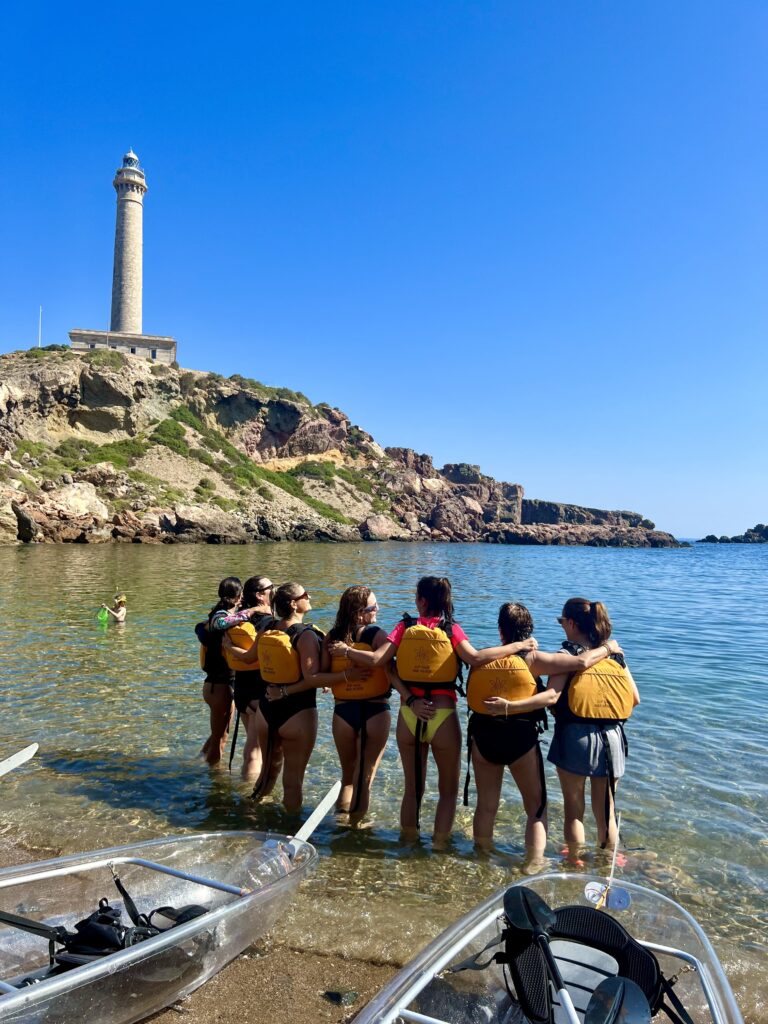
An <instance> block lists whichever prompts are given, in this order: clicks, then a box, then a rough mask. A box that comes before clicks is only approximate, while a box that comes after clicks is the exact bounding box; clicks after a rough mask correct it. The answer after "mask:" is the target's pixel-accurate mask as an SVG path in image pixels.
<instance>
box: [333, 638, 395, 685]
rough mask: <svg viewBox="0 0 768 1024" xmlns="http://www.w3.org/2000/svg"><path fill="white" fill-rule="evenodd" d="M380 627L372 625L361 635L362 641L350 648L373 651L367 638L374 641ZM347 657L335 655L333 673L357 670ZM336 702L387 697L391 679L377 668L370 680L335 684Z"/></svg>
mask: <svg viewBox="0 0 768 1024" xmlns="http://www.w3.org/2000/svg"><path fill="white" fill-rule="evenodd" d="M379 628H380V627H379V626H377V625H375V624H371V625H370V626H366V627H365V629H364V630H363V631H362V632H361V633H359V634H358V635H359V636H360V640H359V641H357V642H356V643H352V644H350V645H349V646H350V647H351V648H352V649H353V650H355V651H372V650H373V647H372V646H371V644H370V643H368V642H367V641H366V639H365V637H370V638H371V639H374V637H375V636H376V633H378V631H379ZM357 667H358V666H356V665H354V664H353V663H352V662H351V661H350V660H349V658H347V657H346V655H343V654H342V655H341V656H339V655H335V656H334V657H333V658H331V672H348V671H349V670H350V669H353V668H357ZM331 689H332V691H333V696H334V697H335V698H336V700H371V699H372V698H373V697H385V696H387V694H388V693H389V678H388V677H387V670H386V669H384V668H375V669H373V671H372V672H371V675H370V676H369V677H368V679H358V680H356V681H354V682H353V681H352V680H348V681H347V682H346V683H344V682H341V683H334V684H333V686H332V687H331Z"/></svg>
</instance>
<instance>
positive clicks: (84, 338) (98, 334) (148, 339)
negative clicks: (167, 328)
mask: <svg viewBox="0 0 768 1024" xmlns="http://www.w3.org/2000/svg"><path fill="white" fill-rule="evenodd" d="M69 340H70V342H71V345H72V349H73V351H75V352H88V351H89V350H91V349H96V348H108V349H109V348H111V349H115V350H116V351H117V352H122V353H123V354H124V355H127V356H139V357H143V358H144V359H150V360H152V362H156V363H167V364H170V363H175V362H176V341H175V340H174V339H173V338H166V337H164V336H163V335H159V334H125V333H124V332H122V331H83V330H79V329H77V328H76V329H75V330H74V331H70V332H69Z"/></svg>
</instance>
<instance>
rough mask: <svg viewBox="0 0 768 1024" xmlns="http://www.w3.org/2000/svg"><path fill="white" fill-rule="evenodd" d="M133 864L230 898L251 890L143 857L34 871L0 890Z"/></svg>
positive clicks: (2, 881) (7, 882) (5, 881)
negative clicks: (222, 893) (215, 890)
mask: <svg viewBox="0 0 768 1024" xmlns="http://www.w3.org/2000/svg"><path fill="white" fill-rule="evenodd" d="M116 864H118V865H122V864H135V865H136V866H137V867H142V868H148V869H149V870H150V871H159V872H161V873H162V874H164V875H172V876H173V877H174V878H180V879H182V880H183V881H185V882H192V883H193V884H195V885H205V886H207V887H208V888H209V889H218V890H219V891H220V892H226V893H229V894H230V895H231V896H239V897H242V896H249V895H250V894H251V893H252V892H253V890H252V889H242V888H240V887H239V886H236V885H229V884H228V883H227V882H217V881H216V879H215V878H203V877H202V876H201V875H192V874H189V872H187V871H179V869H178V868H169V867H167V866H166V865H165V864H157V863H156V862H155V861H153V860H144V858H143V857H112V858H110V859H109V860H93V861H85V862H84V863H80V864H69V865H67V866H66V867H61V868H50V869H49V870H48V871H35V872H33V873H31V874H28V875H17V876H16V877H15V878H6V879H0V889H8V888H10V887H11V886H14V885H22V884H24V883H26V882H37V881H42V879H44V878H61V877H63V876H65V875H75V874H79V873H80V872H82V871H96V870H98V869H99V868H109V869H110V870H111V869H112V868H113V867H114V865H116Z"/></svg>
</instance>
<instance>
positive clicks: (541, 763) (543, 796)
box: [536, 741, 547, 821]
mask: <svg viewBox="0 0 768 1024" xmlns="http://www.w3.org/2000/svg"><path fill="white" fill-rule="evenodd" d="M536 760H537V761H538V764H539V784H540V786H541V803H540V804H539V809H538V810H537V811H536V819H537V821H540V820H541V818H542V816H543V814H544V811H546V809H547V776H546V773H545V771H544V755H543V754H542V753H541V744H540V743H539V742H538V741H537V742H536Z"/></svg>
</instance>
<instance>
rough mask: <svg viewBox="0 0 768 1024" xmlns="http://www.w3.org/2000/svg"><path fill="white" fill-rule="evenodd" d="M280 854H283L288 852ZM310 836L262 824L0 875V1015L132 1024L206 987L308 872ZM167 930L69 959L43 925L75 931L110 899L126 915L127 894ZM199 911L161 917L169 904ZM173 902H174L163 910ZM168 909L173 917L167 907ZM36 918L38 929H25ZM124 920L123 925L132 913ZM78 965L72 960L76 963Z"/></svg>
mask: <svg viewBox="0 0 768 1024" xmlns="http://www.w3.org/2000/svg"><path fill="white" fill-rule="evenodd" d="M286 851H287V852H286ZM316 861H317V853H316V851H315V849H314V847H312V846H311V845H310V844H309V843H306V842H301V841H300V840H297V839H293V840H291V841H290V843H289V841H288V838H287V837H285V836H269V835H267V834H265V833H263V832H261V833H260V832H215V833H208V834H204V835H189V836H178V837H172V838H167V839H157V840H154V841H150V842H145V843H137V844H134V845H130V846H119V847H114V848H112V849H109V850H99V851H97V852H94V853H87V854H78V855H76V856H71V857H62V858H59V859H56V860H48V861H41V862H38V863H36V864H27V865H23V866H18V867H12V868H6V869H4V870H1V871H0V910H2V911H3V912H4V913H5V916H6V917H7V916H9V915H17V916H19V917H20V918H22V919H23V920H24V921H26V922H28V923H27V925H25V926H24V927H17V926H12V925H9V924H8V923H7V922H6V923H3V924H0V1021H3V1022H5V1021H8V1022H11V1021H13V1022H24V1024H54V1022H55V1024H64V1022H72V1021H78V1022H86V1021H99V1024H131V1022H133V1021H139V1020H142V1019H143V1018H145V1017H147V1016H149V1015H150V1014H152V1013H155V1012H156V1011H158V1010H160V1009H162V1008H163V1007H166V1006H168V1005H170V1004H171V1003H173V1002H175V1001H176V1000H177V999H179V998H181V997H183V996H185V995H187V994H188V993H190V992H192V991H193V990H194V989H196V988H197V987H198V986H199V985H202V984H203V983H204V982H205V981H207V980H208V979H209V978H210V977H211V976H212V975H214V974H216V972H217V971H220V970H221V968H222V967H224V965H225V964H227V963H228V962H229V961H230V960H232V959H233V958H234V957H236V956H237V955H238V954H239V953H241V952H242V951H243V950H244V949H245V948H246V947H247V946H248V945H250V944H251V943H252V942H253V941H254V940H255V939H257V938H259V937H260V936H261V935H264V934H265V933H266V932H268V931H269V930H270V929H271V928H272V927H273V926H274V924H275V922H276V921H277V920H278V918H279V917H280V916H281V914H282V913H283V912H284V910H285V909H286V907H287V905H288V903H289V902H290V900H291V898H292V896H293V894H294V892H295V890H296V887H297V886H298V884H299V882H300V881H301V880H302V879H303V878H305V877H306V876H307V874H308V873H309V872H310V871H311V870H312V869H313V868H314V866H315V863H316ZM113 871H114V872H115V873H117V874H118V875H119V878H120V880H121V883H122V885H123V887H124V889H125V891H126V892H127V893H128V897H129V899H131V900H132V901H133V904H134V907H135V909H137V910H138V911H139V912H140V913H141V914H143V915H150V914H152V912H153V911H157V910H158V909H159V908H165V914H157V913H155V914H154V915H153V916H152V917H151V918H150V920H151V922H152V923H153V924H155V923H157V924H159V925H161V926H163V927H164V928H165V930H163V931H161V932H160V933H159V934H153V935H152V936H151V937H148V938H142V939H141V941H137V942H136V944H135V945H129V946H128V947H127V948H122V949H119V950H118V951H117V952H111V953H108V954H107V955H103V954H102V955H98V956H94V957H91V958H89V957H87V956H83V955H82V949H79V950H78V954H79V959H78V957H77V956H73V955H69V953H68V950H67V948H66V947H63V946H61V945H59V944H58V943H55V942H53V943H50V948H49V941H48V938H47V937H46V934H45V931H44V929H45V928H48V929H55V928H61V929H64V930H66V931H67V932H68V934H70V935H72V934H73V929H74V928H75V925H76V923H77V922H82V920H83V919H85V918H87V917H88V916H89V915H91V914H92V913H93V912H94V911H96V910H97V909H98V906H99V901H100V900H101V899H102V898H106V899H107V900H108V901H109V904H110V905H111V907H112V908H116V909H119V910H120V911H121V913H122V916H123V918H125V916H126V914H127V913H128V906H127V904H128V900H126V899H123V898H121V895H120V893H119V892H118V891H117V889H116V887H115V882H114V879H113ZM188 906H194V907H195V911H194V913H195V914H196V915H197V916H194V917H192V919H189V920H186V921H184V918H183V916H182V918H181V923H175V921H174V920H169V914H171V911H173V910H174V908H176V910H178V909H183V908H185V907H188ZM169 908H170V909H169ZM171 916H172V914H171ZM29 922H32V924H33V925H34V923H35V922H38V923H42V924H43V932H42V934H34V933H33V932H30V931H29V930H28V929H29V927H30V924H29ZM127 924H128V925H130V924H131V921H130V920H128V921H127ZM73 963H74V966H73Z"/></svg>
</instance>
